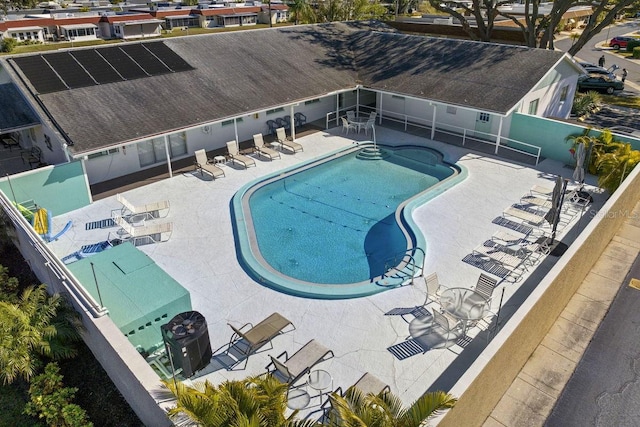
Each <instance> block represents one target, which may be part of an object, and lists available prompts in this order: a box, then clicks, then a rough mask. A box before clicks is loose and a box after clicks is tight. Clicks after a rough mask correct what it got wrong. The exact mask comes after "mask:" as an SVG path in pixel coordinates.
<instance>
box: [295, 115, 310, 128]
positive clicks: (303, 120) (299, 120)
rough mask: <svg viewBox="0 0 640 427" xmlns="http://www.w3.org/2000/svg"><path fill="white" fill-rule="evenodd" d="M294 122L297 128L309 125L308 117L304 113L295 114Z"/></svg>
mask: <svg viewBox="0 0 640 427" xmlns="http://www.w3.org/2000/svg"><path fill="white" fill-rule="evenodd" d="M293 122H294V123H295V125H296V126H302V125H305V124H307V116H305V115H304V114H302V113H295V114H294V115H293Z"/></svg>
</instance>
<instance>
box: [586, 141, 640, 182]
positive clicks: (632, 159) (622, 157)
mask: <svg viewBox="0 0 640 427" xmlns="http://www.w3.org/2000/svg"><path fill="white" fill-rule="evenodd" d="M611 147H612V148H614V149H613V150H611V149H610V150H609V151H608V152H607V153H604V154H602V155H600V156H599V157H598V160H597V163H596V167H597V169H598V171H599V172H600V177H599V178H598V186H600V187H602V188H605V189H607V190H608V191H609V192H610V193H613V192H614V191H615V190H616V189H617V188H618V187H619V186H620V184H622V181H624V179H625V178H626V177H627V176H628V175H629V174H630V173H631V171H632V170H633V168H634V167H635V166H636V165H637V164H638V162H640V151H638V150H634V149H632V148H631V144H629V143H626V142H614V143H612V144H611Z"/></svg>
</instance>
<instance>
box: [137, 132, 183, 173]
mask: <svg viewBox="0 0 640 427" xmlns="http://www.w3.org/2000/svg"><path fill="white" fill-rule="evenodd" d="M186 152H187V137H186V134H185V133H184V132H181V133H177V134H172V135H169V155H170V156H171V158H174V157H176V156H180V155H182V154H186ZM138 159H139V160H140V166H149V165H153V164H155V163H160V162H162V161H164V160H166V159H167V152H166V150H165V148H164V138H153V139H150V140H148V141H142V142H139V143H138Z"/></svg>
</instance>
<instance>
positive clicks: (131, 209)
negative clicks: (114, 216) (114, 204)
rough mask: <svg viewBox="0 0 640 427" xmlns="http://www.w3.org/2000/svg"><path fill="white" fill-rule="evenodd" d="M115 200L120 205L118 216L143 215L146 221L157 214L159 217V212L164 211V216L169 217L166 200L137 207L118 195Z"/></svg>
mask: <svg viewBox="0 0 640 427" xmlns="http://www.w3.org/2000/svg"><path fill="white" fill-rule="evenodd" d="M116 200H117V201H118V202H119V203H120V204H122V209H121V210H120V215H121V216H124V215H126V214H129V215H144V217H145V218H147V219H153V218H154V217H155V216H154V213H155V212H158V216H159V215H160V212H161V211H164V210H166V213H165V215H164V216H167V215H169V201H168V200H163V201H161V202H156V203H148V204H146V205H139V206H136V205H134V204H133V203H131V202H129V201H128V200H127V199H125V197H124V196H123V195H122V194H120V193H118V194H116Z"/></svg>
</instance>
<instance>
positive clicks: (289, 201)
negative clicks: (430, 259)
mask: <svg viewBox="0 0 640 427" xmlns="http://www.w3.org/2000/svg"><path fill="white" fill-rule="evenodd" d="M361 151H362V146H360V147H355V148H350V149H347V150H343V151H340V152H336V153H332V154H331V155H330V156H327V157H324V158H322V159H320V160H316V161H313V162H309V163H308V164H305V165H303V166H300V167H296V168H292V169H290V170H287V171H285V172H282V173H279V174H277V175H273V176H271V177H269V178H267V179H263V180H260V181H258V182H254V183H250V184H249V185H247V186H245V187H244V188H243V189H241V190H240V191H239V192H238V193H237V194H236V196H235V197H234V217H235V219H236V221H235V223H236V231H237V234H236V235H237V237H238V243H239V245H240V251H239V252H240V257H241V261H242V263H243V265H244V266H246V267H248V269H249V270H250V273H252V276H254V277H256V278H257V279H258V280H259V281H261V282H263V283H265V284H267V285H269V286H272V287H274V288H276V289H279V290H282V291H285V292H288V293H292V294H294V295H300V296H309V297H315V298H347V297H356V296H364V295H370V294H373V293H376V292H380V291H382V290H384V289H387V288H389V287H395V286H398V285H400V284H401V283H402V282H404V281H406V280H407V279H408V278H410V276H409V277H408V275H411V274H414V273H419V271H416V269H419V268H421V266H422V262H423V259H424V258H423V257H424V249H425V248H424V239H423V238H422V236H420V235H417V234H416V233H415V231H414V228H415V227H412V220H411V219H410V215H407V214H406V212H405V211H406V209H407V207H408V205H409V204H410V203H412V202H415V203H417V204H418V205H419V204H422V203H424V202H425V201H426V200H428V199H430V198H431V197H433V196H435V195H436V194H439V193H440V192H442V191H444V190H445V189H446V188H449V187H450V186H451V185H454V184H455V183H456V182H458V181H459V180H460V179H461V177H462V175H461V174H460V171H461V169H460V168H459V167H457V166H454V165H451V164H448V163H446V162H444V161H443V158H442V155H441V154H440V153H439V152H437V151H435V150H431V149H427V148H421V147H398V148H391V147H384V148H383V152H384V153H385V155H384V156H382V157H383V158H378V159H375V160H371V159H363V158H361V156H362V153H361ZM411 209H412V208H411ZM411 209H410V210H411ZM410 210H409V211H410ZM418 234H419V233H418ZM416 248H419V249H416ZM409 264H411V265H409ZM399 265H400V266H401V267H398V266H399ZM394 267H396V268H394ZM409 270H411V271H410V272H409Z"/></svg>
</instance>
